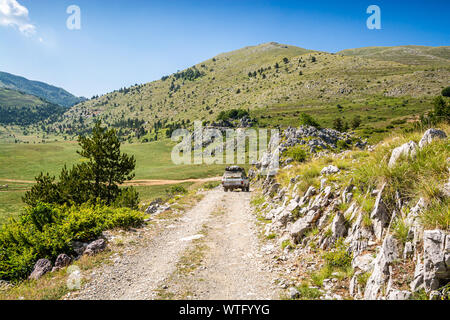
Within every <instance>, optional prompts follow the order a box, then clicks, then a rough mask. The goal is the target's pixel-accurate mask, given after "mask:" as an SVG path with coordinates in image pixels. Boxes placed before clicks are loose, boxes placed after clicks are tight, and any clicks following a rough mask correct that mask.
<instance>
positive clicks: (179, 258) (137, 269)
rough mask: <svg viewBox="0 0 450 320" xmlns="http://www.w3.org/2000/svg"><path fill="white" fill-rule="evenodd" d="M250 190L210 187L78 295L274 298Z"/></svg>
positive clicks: (98, 272) (105, 267)
mask: <svg viewBox="0 0 450 320" xmlns="http://www.w3.org/2000/svg"><path fill="white" fill-rule="evenodd" d="M255 222H256V221H255V216H254V215H253V213H252V210H251V208H250V193H241V192H232V193H225V192H223V191H222V190H218V189H215V190H212V191H209V192H207V194H206V195H205V197H204V198H203V200H201V201H200V202H199V203H198V204H197V205H196V206H194V207H193V208H192V209H191V210H189V211H187V212H186V213H185V214H183V215H182V217H181V218H178V219H174V220H173V221H170V224H166V225H165V227H164V229H163V230H162V231H161V232H158V233H157V234H156V235H154V236H153V237H151V238H150V240H148V242H146V243H145V245H143V246H141V247H140V248H139V249H138V250H135V251H132V252H130V253H127V254H124V255H123V256H122V257H117V258H115V260H114V261H113V262H112V263H111V264H106V265H103V266H101V267H100V269H99V270H96V271H95V274H94V275H93V276H92V279H91V280H90V281H89V282H88V283H87V284H86V285H85V286H84V287H83V288H82V289H81V290H80V291H79V293H78V294H76V295H75V297H74V298H76V299H117V300H120V299H136V300H145V299H276V298H278V297H279V296H278V292H277V289H276V287H275V285H274V284H273V280H274V279H275V277H276V275H274V274H273V272H271V271H270V270H271V269H270V267H269V261H267V260H266V259H267V258H266V257H264V256H263V255H262V254H261V251H260V240H259V238H258V230H257V226H256V224H255Z"/></svg>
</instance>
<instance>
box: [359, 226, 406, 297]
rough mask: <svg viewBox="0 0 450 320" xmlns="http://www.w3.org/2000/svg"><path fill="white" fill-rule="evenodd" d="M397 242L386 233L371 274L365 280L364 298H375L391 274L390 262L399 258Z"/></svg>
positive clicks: (378, 295)
mask: <svg viewBox="0 0 450 320" xmlns="http://www.w3.org/2000/svg"><path fill="white" fill-rule="evenodd" d="M399 254H400V253H399V243H398V241H397V240H396V239H395V238H394V237H393V236H391V235H388V236H387V237H386V238H385V239H384V241H383V245H382V246H381V250H380V252H379V253H378V255H377V257H376V259H375V261H374V268H373V272H372V275H371V276H370V278H369V280H368V281H367V285H366V289H365V290H364V299H365V300H377V299H378V298H379V297H380V295H381V293H382V290H383V289H384V287H385V285H386V283H387V281H388V280H389V278H390V276H391V273H392V272H391V268H390V266H391V263H392V262H394V261H395V260H396V259H398V258H399Z"/></svg>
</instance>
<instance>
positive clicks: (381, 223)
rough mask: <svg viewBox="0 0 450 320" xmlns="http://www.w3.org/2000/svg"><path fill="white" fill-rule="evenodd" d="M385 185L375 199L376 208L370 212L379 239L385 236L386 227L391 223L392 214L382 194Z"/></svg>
mask: <svg viewBox="0 0 450 320" xmlns="http://www.w3.org/2000/svg"><path fill="white" fill-rule="evenodd" d="M384 187H385V185H383V187H382V188H381V190H380V192H379V193H378V195H377V199H376V201H375V206H374V209H373V210H372V213H371V214H370V218H371V219H372V220H373V229H374V232H375V236H376V237H377V239H381V238H382V236H383V231H384V228H386V227H387V226H388V225H389V222H390V219H391V215H390V214H389V211H388V209H387V207H386V205H385V204H384V202H383V199H382V195H383V190H384Z"/></svg>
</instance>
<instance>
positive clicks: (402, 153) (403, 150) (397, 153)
mask: <svg viewBox="0 0 450 320" xmlns="http://www.w3.org/2000/svg"><path fill="white" fill-rule="evenodd" d="M418 148H419V147H418V146H417V143H415V142H414V141H410V142H408V143H405V144H404V145H401V146H400V147H398V148H395V149H394V150H393V151H392V154H391V158H390V159H389V164H388V165H389V168H392V167H394V166H395V165H396V164H397V162H398V160H399V159H400V158H401V157H405V158H409V157H411V158H413V157H415V156H416V154H417V149H418Z"/></svg>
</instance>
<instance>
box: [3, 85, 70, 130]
mask: <svg viewBox="0 0 450 320" xmlns="http://www.w3.org/2000/svg"><path fill="white" fill-rule="evenodd" d="M64 111H66V108H65V107H62V106H60V105H57V104H53V103H50V102H47V101H45V100H43V99H41V98H38V97H36V96H33V95H29V94H26V93H24V92H20V91H17V90H12V89H5V88H0V124H3V125H30V124H34V123H37V122H39V121H42V120H45V119H47V118H49V117H50V116H53V117H57V116H58V115H61V114H62V113H63V112H64Z"/></svg>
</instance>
